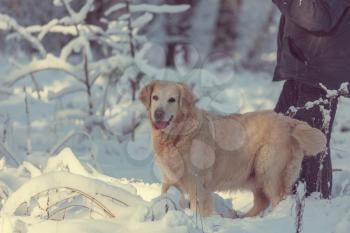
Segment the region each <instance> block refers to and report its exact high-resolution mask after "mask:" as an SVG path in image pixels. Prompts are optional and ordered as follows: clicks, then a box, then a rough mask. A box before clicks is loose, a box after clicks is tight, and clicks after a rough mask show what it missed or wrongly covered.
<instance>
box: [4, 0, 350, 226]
mask: <svg viewBox="0 0 350 233" xmlns="http://www.w3.org/2000/svg"><path fill="white" fill-rule="evenodd" d="M300 2H302V1H300ZM280 16H281V13H280V11H279V9H278V8H277V7H276V6H275V5H274V4H273V3H272V1H270V0H269V1H263V0H217V1H215V0H197V1H196V0H167V1H165V0H25V1H24V0H0V233H12V232H16V233H49V232H57V233H61V232H62V233H76V232H86V233H98V232H99V233H100V232H101V233H102V232H103V233H105V232H122V233H129V232H130V233H132V232H145V233H148V232H152V233H155V232H165V233H171V232H174V233H175V232H176V233H179V232H190V233H197V232H198V233H199V232H205V233H209V232H210V233H211V232H218V233H229V232H230V233H231V232H233V233H234V232H237V233H243V232H244V233H258V232H266V233H281V232H305V233H314V232H315V233H316V232H317V233H348V232H350V115H349V114H350V99H348V98H344V97H340V98H339V105H338V110H337V114H336V118H335V121H334V125H333V132H332V138H331V143H330V149H331V151H332V166H333V170H332V173H333V190H332V198H331V199H329V200H328V199H326V200H325V199H320V198H319V196H317V195H313V196H310V197H307V198H306V197H305V195H304V193H303V190H299V189H298V191H297V192H296V194H294V195H290V196H288V197H287V198H286V199H284V200H283V201H282V202H280V204H279V205H278V206H277V207H276V208H274V209H272V208H271V207H268V208H267V209H266V210H265V211H264V212H263V213H262V214H261V215H260V216H258V217H254V218H241V217H240V216H241V214H242V213H245V212H246V211H247V210H249V209H250V208H251V207H252V205H253V197H252V194H251V193H250V192H248V191H244V190H242V191H237V192H217V193H215V194H214V196H213V199H214V203H215V210H216V212H217V213H218V214H216V215H213V216H210V217H202V216H200V215H199V214H198V213H197V212H196V211H192V210H190V209H188V208H183V205H182V204H181V202H183V200H182V197H181V194H180V192H179V190H177V189H176V188H174V187H172V188H171V189H170V190H169V191H168V192H167V193H166V194H161V181H162V174H161V171H160V170H159V167H158V166H157V163H156V161H155V159H154V151H153V145H152V139H151V126H150V124H149V119H148V114H147V111H146V109H145V107H144V106H143V105H142V103H141V102H140V101H139V98H138V97H139V94H140V91H141V89H142V87H144V86H145V85H146V84H148V83H149V82H150V81H152V80H172V81H177V82H182V83H185V84H187V85H188V86H189V87H190V88H191V90H192V92H193V93H194V94H195V95H196V97H197V98H198V100H197V102H196V106H198V107H200V108H202V109H205V110H207V111H211V112H216V113H220V114H222V115H225V114H230V113H245V112H251V111H259V110H265V109H273V108H274V107H275V105H276V102H277V100H278V97H279V94H280V92H281V89H282V86H283V82H272V76H273V72H274V68H275V65H276V57H277V33H278V28H279V20H280ZM328 93H329V95H332V93H334V90H328ZM311 104H312V103H311ZM306 107H307V106H306ZM324 112H326V111H324ZM326 118H327V117H326Z"/></svg>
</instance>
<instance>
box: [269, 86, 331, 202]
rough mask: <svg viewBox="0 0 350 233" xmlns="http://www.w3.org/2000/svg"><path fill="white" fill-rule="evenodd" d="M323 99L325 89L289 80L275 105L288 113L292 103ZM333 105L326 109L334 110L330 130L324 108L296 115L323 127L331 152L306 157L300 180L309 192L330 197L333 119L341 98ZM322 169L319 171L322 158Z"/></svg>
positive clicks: (315, 108) (296, 117)
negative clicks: (324, 115) (325, 121)
mask: <svg viewBox="0 0 350 233" xmlns="http://www.w3.org/2000/svg"><path fill="white" fill-rule="evenodd" d="M319 98H323V99H325V98H326V96H325V92H324V91H323V90H322V89H320V88H317V87H312V86H309V85H306V84H304V83H301V82H298V81H295V80H288V81H286V82H285V84H284V86H283V90H282V93H281V95H280V98H279V100H278V102H277V105H276V107H275V111H276V112H279V113H286V112H287V110H288V109H289V107H290V106H295V107H301V106H304V105H305V104H306V103H307V102H309V101H314V100H317V99H319ZM330 102H331V103H330V104H327V105H325V106H324V108H325V109H326V110H330V112H329V115H330V122H329V129H324V127H323V125H324V123H323V114H322V112H321V111H320V107H319V106H316V107H313V108H311V109H308V110H300V111H298V112H297V114H296V115H295V116H294V118H295V119H298V120H302V121H305V122H307V123H309V124H310V125H311V126H312V127H315V128H318V129H320V130H322V131H323V132H324V133H325V134H326V136H327V147H328V151H327V152H328V153H326V154H322V153H321V154H318V155H317V156H315V157H305V158H304V161H303V163H302V170H301V173H300V178H299V179H300V180H301V181H305V183H306V192H307V193H306V194H307V195H310V194H311V193H312V192H321V194H322V197H324V198H329V197H330V195H331V191H332V163H331V155H330V150H329V143H330V138H331V132H332V126H333V121H334V118H335V113H336V109H337V104H338V102H337V100H336V99H334V100H332V101H330ZM322 157H323V160H322V170H321V172H320V173H319V168H320V163H321V158H322Z"/></svg>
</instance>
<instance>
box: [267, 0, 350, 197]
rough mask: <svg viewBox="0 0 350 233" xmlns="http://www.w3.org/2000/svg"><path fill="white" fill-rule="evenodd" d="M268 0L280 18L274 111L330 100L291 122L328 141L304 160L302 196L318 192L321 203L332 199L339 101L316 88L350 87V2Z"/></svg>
mask: <svg viewBox="0 0 350 233" xmlns="http://www.w3.org/2000/svg"><path fill="white" fill-rule="evenodd" d="M272 1H273V2H274V4H275V5H276V6H277V7H278V8H279V10H280V11H281V13H282V16H281V20H280V26H279V33H278V49H277V65H276V68H275V72H274V77H273V80H274V81H280V80H286V81H285V83H284V86H283V89H282V92H281V95H280V97H279V100H278V102H277V104H276V107H275V111H276V112H279V113H284V114H286V113H287V112H288V110H289V109H290V107H291V106H294V107H302V106H305V104H306V103H307V102H310V101H315V100H318V99H320V98H322V99H324V100H328V102H327V103H323V104H321V105H319V106H314V107H312V108H309V109H306V108H302V109H300V110H299V111H297V112H296V114H295V115H294V116H293V117H294V118H296V119H299V120H303V121H306V122H307V123H309V124H310V125H311V126H313V127H316V128H318V129H321V130H322V131H323V132H324V133H325V134H326V136H327V146H328V149H327V151H326V152H324V153H321V154H319V155H317V156H316V157H307V158H305V159H304V161H303V164H302V171H301V174H300V180H301V181H304V182H305V183H306V195H310V194H311V193H312V192H320V193H321V195H322V197H323V198H330V197H331V190H332V164H331V155H330V150H329V142H330V138H331V132H332V125H333V121H334V118H335V114H336V110H337V104H338V100H337V98H334V97H333V98H330V97H329V96H328V95H327V92H326V91H325V90H324V89H323V88H321V85H320V84H322V85H323V86H324V87H326V88H327V89H332V90H338V89H339V88H340V87H341V85H342V84H343V83H346V82H350V0H272ZM344 86H346V85H343V87H344ZM347 87H348V88H349V85H348V86H347ZM346 92H347V93H348V90H346V91H344V93H346ZM324 113H326V114H327V115H328V116H329V117H328V118H327V119H324ZM327 121H328V123H329V124H327Z"/></svg>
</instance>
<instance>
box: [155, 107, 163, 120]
mask: <svg viewBox="0 0 350 233" xmlns="http://www.w3.org/2000/svg"><path fill="white" fill-rule="evenodd" d="M163 118H164V111H163V110H162V109H156V111H155V112H154V119H155V120H156V121H162V120H163Z"/></svg>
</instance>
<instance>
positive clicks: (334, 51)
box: [272, 0, 350, 89]
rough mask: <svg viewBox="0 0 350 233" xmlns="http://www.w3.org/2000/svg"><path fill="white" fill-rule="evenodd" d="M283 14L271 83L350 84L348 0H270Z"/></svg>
mask: <svg viewBox="0 0 350 233" xmlns="http://www.w3.org/2000/svg"><path fill="white" fill-rule="evenodd" d="M272 1H273V2H274V3H275V4H276V5H277V7H278V8H279V9H280V11H281V13H282V17H281V22H280V27H279V35H278V50H277V66H276V69H275V73H274V78H273V80H274V81H278V80H287V79H297V80H300V81H304V82H307V83H310V84H312V85H318V83H323V84H324V85H326V86H327V87H328V88H329V89H338V88H339V86H340V84H341V83H343V82H349V81H350V8H349V7H350V0H272Z"/></svg>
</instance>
